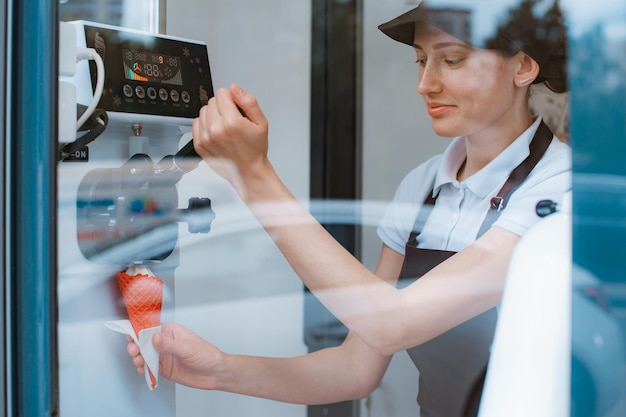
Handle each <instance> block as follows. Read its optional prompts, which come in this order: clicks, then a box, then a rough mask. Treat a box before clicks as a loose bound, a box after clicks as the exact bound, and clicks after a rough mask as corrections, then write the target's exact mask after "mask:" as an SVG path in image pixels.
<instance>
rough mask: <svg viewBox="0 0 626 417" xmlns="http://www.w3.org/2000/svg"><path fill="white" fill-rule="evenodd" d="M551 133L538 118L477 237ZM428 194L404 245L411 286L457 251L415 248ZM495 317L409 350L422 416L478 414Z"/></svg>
mask: <svg viewBox="0 0 626 417" xmlns="http://www.w3.org/2000/svg"><path fill="white" fill-rule="evenodd" d="M552 137H553V134H552V132H550V129H549V128H548V127H547V126H546V125H545V124H544V123H543V122H541V124H540V125H539V128H538V129H537V132H536V133H535V136H534V137H533V140H532V141H531V143H530V155H529V156H528V157H527V158H526V159H525V160H524V161H523V162H522V163H521V164H520V165H519V166H517V167H516V168H515V169H514V170H513V171H511V174H510V175H509V178H508V179H507V181H506V183H505V184H504V186H503V187H502V189H501V190H500V192H499V193H498V195H497V196H496V197H494V198H492V199H491V207H490V208H489V210H488V212H487V215H486V217H485V220H484V221H483V224H482V225H481V228H480V230H479V232H478V236H477V238H478V237H480V236H481V235H482V234H483V233H484V232H486V231H487V230H488V229H489V228H490V227H491V225H492V224H493V222H494V221H495V220H496V219H497V218H498V216H499V214H500V212H501V211H502V209H503V208H504V207H505V206H506V204H507V202H508V198H509V196H510V195H511V194H512V193H513V192H514V191H515V190H516V189H517V187H518V186H519V185H520V184H521V183H522V182H523V181H524V180H525V179H526V177H527V176H528V174H529V173H530V172H531V171H532V169H533V168H534V167H535V165H536V164H537V162H538V161H539V160H540V159H541V157H542V156H543V154H544V153H545V151H546V149H547V148H548V146H549V145H550V142H551V141H552ZM432 194H433V193H432V192H430V193H428V195H427V196H426V199H425V200H424V205H423V208H422V210H420V212H419V214H418V216H417V219H416V221H415V226H413V231H412V232H411V235H410V236H409V240H408V241H407V243H406V249H405V250H406V252H405V256H404V263H403V265H402V271H401V272H400V277H399V278H400V280H399V283H398V285H399V286H406V285H409V284H410V283H411V282H412V281H414V280H415V279H418V278H419V277H421V276H422V275H424V274H425V273H426V272H428V271H430V270H431V269H432V268H434V267H435V266H437V265H438V264H439V263H441V262H443V261H445V260H446V259H448V258H449V257H450V256H452V255H454V253H455V252H450V251H443V250H435V249H422V248H418V247H417V244H418V239H417V237H418V235H419V233H420V231H421V230H422V228H423V225H424V224H425V222H426V220H427V218H428V215H429V214H430V211H431V209H432V207H434V204H435V201H436V197H433V195H432ZM496 321H497V313H496V308H495V307H494V308H492V309H491V310H488V311H486V312H485V313H483V314H480V315H478V316H476V317H474V318H472V319H470V320H468V321H466V322H464V323H462V324H460V325H458V326H456V327H454V328H453V329H451V330H449V331H447V332H445V333H443V334H441V335H440V336H437V337H436V338H434V339H432V340H430V341H428V342H426V343H423V344H421V345H419V346H415V347H413V348H411V349H408V350H407V352H408V354H409V356H410V357H411V360H412V361H413V363H414V364H415V366H416V367H417V369H418V370H419V387H418V394H417V402H418V404H419V406H420V415H421V417H473V416H476V415H477V413H478V402H479V400H480V394H481V393H482V385H483V382H484V377H485V372H486V369H487V363H488V361H489V348H490V346H491V342H492V340H493V335H494V331H495V327H496Z"/></svg>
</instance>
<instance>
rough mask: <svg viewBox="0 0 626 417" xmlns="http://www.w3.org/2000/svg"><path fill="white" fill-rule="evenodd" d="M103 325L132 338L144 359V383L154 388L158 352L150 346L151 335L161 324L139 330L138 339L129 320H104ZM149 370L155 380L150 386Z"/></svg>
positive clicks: (157, 368)
mask: <svg viewBox="0 0 626 417" xmlns="http://www.w3.org/2000/svg"><path fill="white" fill-rule="evenodd" d="M104 325H105V326H107V327H108V328H109V329H111V330H113V331H116V332H118V333H122V334H125V335H129V336H130V337H132V338H133V341H134V342H135V343H136V344H137V346H139V352H140V353H141V356H143V359H144V361H145V363H144V365H143V369H144V371H145V372H144V376H145V378H146V384H148V388H150V391H152V390H154V389H155V388H156V387H157V385H158V384H159V352H158V351H157V350H156V349H155V348H154V346H152V335H153V334H155V333H159V332H161V326H157V327H151V328H149V329H143V330H140V331H139V340H137V336H135V330H133V326H132V325H131V324H130V320H114V321H106V322H104ZM149 371H150V372H152V375H153V376H154V379H155V381H156V382H155V384H154V386H152V381H151V380H150V372H149Z"/></svg>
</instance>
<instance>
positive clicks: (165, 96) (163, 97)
mask: <svg viewBox="0 0 626 417" xmlns="http://www.w3.org/2000/svg"><path fill="white" fill-rule="evenodd" d="M169 96H170V95H169V94H168V93H167V90H166V89H165V88H159V97H161V100H163V101H167V99H168V97H169Z"/></svg>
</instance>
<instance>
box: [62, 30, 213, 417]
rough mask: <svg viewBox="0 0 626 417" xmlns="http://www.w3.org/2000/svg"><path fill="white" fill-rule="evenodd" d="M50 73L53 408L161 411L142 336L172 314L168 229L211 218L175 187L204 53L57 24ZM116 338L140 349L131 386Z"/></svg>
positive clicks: (139, 35) (165, 410) (201, 85)
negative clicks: (54, 214) (54, 117)
mask: <svg viewBox="0 0 626 417" xmlns="http://www.w3.org/2000/svg"><path fill="white" fill-rule="evenodd" d="M59 70H60V78H59V152H58V157H59V165H58V173H59V175H58V178H59V179H58V181H59V184H58V189H59V195H58V201H59V207H58V230H59V233H58V235H59V242H58V243H59V245H58V257H59V278H58V291H57V292H58V299H59V321H58V326H59V328H58V332H59V333H58V334H59V337H58V339H59V379H60V393H59V394H60V395H59V398H60V408H61V413H62V415H64V416H66V417H67V416H85V415H89V416H110V415H151V416H172V415H175V413H176V411H175V410H176V406H175V388H174V386H173V384H171V383H169V382H168V381H158V380H157V376H158V372H157V369H158V353H156V352H155V351H154V350H153V349H151V344H150V337H151V334H152V333H153V332H154V331H158V330H159V324H160V322H161V321H165V320H171V319H173V318H174V317H173V315H174V299H175V298H174V292H175V271H176V268H177V266H178V259H179V248H178V245H177V242H178V240H179V234H180V233H207V232H208V231H209V230H210V226H211V221H212V220H213V217H214V213H213V211H212V209H211V200H210V196H209V195H198V196H194V197H192V198H190V199H188V200H187V201H184V202H183V201H179V200H180V199H179V190H178V187H180V180H181V178H183V176H184V174H185V173H187V172H189V171H191V170H193V169H194V168H195V167H196V166H197V165H198V164H199V162H200V158H199V157H198V156H197V154H196V153H195V151H194V149H193V144H192V141H191V135H190V130H191V122H192V120H193V118H194V117H196V116H197V115H198V112H199V109H200V108H201V107H202V105H204V104H206V103H207V102H208V100H209V98H210V97H211V96H212V95H213V87H212V80H211V72H210V68H209V58H208V52H207V48H206V45H205V44H204V43H202V42H197V41H193V40H187V39H180V38H175V37H170V36H165V35H156V34H152V33H146V32H141V31H135V30H130V29H125V28H120V27H114V26H109V25H103V24H98V23H93V22H86V21H76V22H68V23H65V22H64V23H61V27H60V53H59ZM185 225H186V228H185V227H184V226H185ZM131 297H136V298H138V299H139V300H140V301H137V300H136V299H135V300H133V299H131ZM119 333H126V334H128V335H131V336H132V337H133V338H135V340H136V341H137V342H138V343H139V345H140V346H141V349H142V353H143V354H144V357H145V358H146V361H147V362H148V368H146V371H147V372H146V378H145V383H144V382H143V381H142V378H141V376H140V375H139V374H138V373H137V372H136V371H135V369H134V367H133V366H132V364H131V362H130V357H129V356H128V355H127V354H126V348H125V347H126V343H127V342H126V338H125V337H124V336H122V335H120V334H119ZM144 349H145V350H144Z"/></svg>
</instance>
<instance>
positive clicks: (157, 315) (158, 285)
mask: <svg viewBox="0 0 626 417" xmlns="http://www.w3.org/2000/svg"><path fill="white" fill-rule="evenodd" d="M117 283H118V285H119V287H120V290H121V292H122V299H123V300H124V305H125V306H126V311H127V312H128V319H129V320H130V323H131V324H132V326H133V329H134V330H135V334H136V335H137V337H139V332H140V331H141V330H143V329H149V328H151V327H156V326H158V325H160V324H161V305H162V302H163V281H161V280H160V279H159V278H157V277H154V276H150V275H145V274H138V275H128V274H127V273H126V272H118V273H117Z"/></svg>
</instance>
